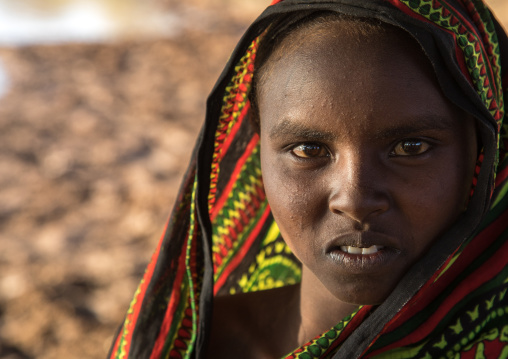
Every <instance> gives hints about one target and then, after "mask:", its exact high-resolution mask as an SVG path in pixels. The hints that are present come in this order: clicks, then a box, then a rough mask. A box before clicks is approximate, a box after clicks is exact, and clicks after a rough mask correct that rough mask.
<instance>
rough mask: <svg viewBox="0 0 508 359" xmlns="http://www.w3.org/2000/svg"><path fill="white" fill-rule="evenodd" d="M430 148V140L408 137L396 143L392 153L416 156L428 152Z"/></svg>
mask: <svg viewBox="0 0 508 359" xmlns="http://www.w3.org/2000/svg"><path fill="white" fill-rule="evenodd" d="M429 149H430V144H429V143H428V142H425V141H422V140H420V139H407V140H403V141H400V142H399V143H397V144H396V145H395V148H394V149H393V150H392V152H391V155H393V156H416V155H420V154H422V153H425V152H427V151H428V150H429Z"/></svg>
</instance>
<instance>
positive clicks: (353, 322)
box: [109, 0, 508, 359]
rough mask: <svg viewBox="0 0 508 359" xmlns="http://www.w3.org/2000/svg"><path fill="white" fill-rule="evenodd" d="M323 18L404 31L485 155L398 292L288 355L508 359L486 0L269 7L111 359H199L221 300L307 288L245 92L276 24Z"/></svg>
mask: <svg viewBox="0 0 508 359" xmlns="http://www.w3.org/2000/svg"><path fill="white" fill-rule="evenodd" d="M316 11H335V12H339V13H343V14H345V15H348V16H357V17H367V18H373V19H378V20H380V21H382V22H385V23H388V24H391V25H394V26H397V27H399V28H401V29H403V30H405V31H407V33H409V34H410V35H411V36H412V37H413V38H414V39H415V40H416V41H417V42H418V43H419V44H420V45H421V47H422V49H423V51H424V52H425V54H426V55H427V57H428V58H429V60H430V62H431V63H432V66H433V68H434V71H435V73H436V76H437V79H438V82H439V85H440V87H441V89H442V91H443V93H444V94H445V96H446V97H447V98H448V99H449V100H450V101H451V102H453V103H454V104H455V105H456V106H458V107H459V108H461V109H463V110H464V111H466V112H467V113H469V114H471V115H472V116H473V117H474V118H475V119H476V123H477V132H478V137H479V143H480V144H481V154H480V156H479V158H478V165H477V168H476V171H475V178H474V181H473V182H474V183H473V184H474V193H473V194H472V196H471V199H470V201H469V204H468V208H467V210H466V212H465V213H464V215H463V216H461V218H460V219H459V220H458V221H457V222H456V223H455V224H454V225H453V226H452V227H451V228H450V229H449V230H448V231H447V232H446V233H445V234H444V235H443V236H442V237H441V238H439V239H437V240H436V241H435V243H434V244H433V245H432V247H431V248H430V250H429V251H428V253H426V254H425V255H424V256H423V258H421V259H420V260H419V261H418V262H417V263H415V264H414V265H413V267H412V268H411V269H410V270H409V271H408V273H407V274H406V275H405V276H404V277H403V278H402V279H401V281H400V282H399V284H398V285H397V287H396V288H395V289H394V291H393V292H392V293H391V294H390V296H389V297H388V298H387V299H386V300H385V301H384V302H383V303H382V304H381V305H379V306H375V307H373V306H362V307H360V308H359V309H358V310H357V311H356V312H354V313H352V314H351V315H349V316H347V317H346V318H342V320H341V318H337V325H336V326H334V327H333V328H331V329H330V330H329V331H327V332H325V333H323V334H322V335H320V336H318V337H316V338H314V339H312V340H310V341H309V342H308V343H306V344H305V345H303V346H302V347H300V348H296V349H295V351H294V352H292V353H289V354H288V355H287V356H286V357H287V358H297V357H298V358H344V357H346V356H347V357H348V358H349V357H350V358H354V357H381V358H383V357H389V358H416V357H418V358H435V357H449V358H452V357H453V358H472V357H487V358H494V357H495V358H497V357H508V265H507V263H508V242H507V238H508V156H507V154H506V153H507V152H506V149H507V147H508V131H507V130H508V127H507V126H508V124H506V123H505V124H503V120H504V118H505V107H504V99H505V98H506V95H507V88H508V72H507V68H508V40H507V37H506V34H505V33H504V31H503V30H502V29H501V27H500V26H499V24H498V23H497V21H496V20H495V18H494V17H493V15H492V14H491V13H490V11H489V9H488V8H487V7H486V6H485V4H483V3H482V2H481V1H480V0H284V1H277V0H274V1H273V4H272V5H271V6H269V7H268V8H267V9H266V11H265V12H263V14H261V16H260V17H259V18H258V19H257V20H256V21H255V22H254V23H253V24H252V25H251V27H250V28H249V29H248V30H247V32H246V34H245V35H244V36H243V38H242V39H241V40H240V42H239V44H238V46H237V48H236V49H235V51H234V52H233V54H232V56H231V57H230V60H229V62H228V64H227V65H226V67H225V69H224V71H223V73H222V75H221V76H220V78H219V80H218V81H217V83H216V85H215V87H214V89H213V91H212V93H211V95H210V97H209V99H208V102H207V113H206V121H205V123H204V126H203V128H202V131H201V133H200V136H199V138H198V141H197V145H196V147H195V150H194V154H193V157H192V160H191V163H190V166H189V169H188V171H187V173H186V175H185V178H184V180H183V183H182V186H181V189H180V194H179V197H178V199H177V201H176V204H175V207H174V210H173V213H172V215H171V217H170V219H169V221H168V223H167V225H166V228H165V231H164V234H163V236H162V237H161V239H160V242H159V245H158V247H157V249H156V251H155V253H154V255H153V257H152V260H151V262H150V264H149V265H148V268H147V269H146V272H145V274H144V277H143V279H142V281H141V283H140V285H139V287H138V289H137V291H136V293H135V296H134V299H133V301H132V303H131V305H130V308H129V310H128V313H127V316H126V319H125V322H124V324H123V326H122V327H121V328H120V330H119V332H118V335H117V337H116V339H115V341H114V343H113V346H112V349H111V352H110V354H109V358H112V359H113V358H115V359H123V358H137V359H139V358H154V359H155V358H203V357H204V353H205V349H206V344H207V339H208V337H209V331H210V327H211V311H212V307H213V297H214V296H215V295H221V294H234V293H237V292H251V291H256V290H263V289H270V288H276V287H280V286H284V285H288V284H293V283H297V282H299V281H300V277H301V266H300V264H299V262H298V260H297V259H296V258H295V257H294V256H293V255H292V254H291V251H290V250H289V249H288V247H287V246H286V245H285V243H284V241H283V240H282V238H281V236H280V233H279V230H278V228H277V225H276V223H275V222H274V220H273V217H272V215H271V213H270V207H269V205H268V203H267V201H266V198H265V194H264V191H263V183H262V179H261V170H260V159H259V136H258V135H257V133H256V132H255V131H253V130H252V126H250V124H249V120H248V119H249V111H250V103H249V92H250V90H251V83H252V76H253V73H254V71H255V68H254V60H255V56H256V51H257V49H258V47H259V46H260V43H261V46H262V43H263V41H270V39H269V38H268V39H264V38H263V37H264V36H265V33H266V30H267V28H269V27H270V28H271V30H270V31H273V29H275V28H276V27H277V26H288V24H289V23H291V22H293V21H298V20H299V19H302V18H304V17H306V16H309V15H311V14H313V13H314V12H316ZM284 19H286V20H284ZM288 19H290V20H289V21H288ZM280 24H285V25H280Z"/></svg>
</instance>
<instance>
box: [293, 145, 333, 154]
mask: <svg viewBox="0 0 508 359" xmlns="http://www.w3.org/2000/svg"><path fill="white" fill-rule="evenodd" d="M291 152H292V153H293V154H294V155H295V156H296V157H300V158H314V157H326V156H328V152H327V150H326V148H325V147H324V146H322V145H318V144H314V143H306V144H301V145H298V146H296V147H294V148H293V149H292V150H291Z"/></svg>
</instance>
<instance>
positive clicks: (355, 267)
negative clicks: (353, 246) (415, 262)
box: [326, 247, 400, 274]
mask: <svg viewBox="0 0 508 359" xmlns="http://www.w3.org/2000/svg"><path fill="white" fill-rule="evenodd" d="M326 255H327V257H328V258H330V259H331V260H332V261H333V262H335V263H337V264H339V265H340V266H341V268H343V269H345V270H346V271H347V272H349V273H351V274H364V273H370V272H376V273H379V272H381V271H383V269H389V267H390V264H391V263H393V261H395V260H396V259H397V257H399V255H400V251H398V250H396V249H394V248H388V247H385V248H383V249H380V250H378V251H377V252H376V253H372V254H352V253H346V252H343V251H341V250H340V249H339V248H333V249H332V250H331V251H329V252H328V253H326Z"/></svg>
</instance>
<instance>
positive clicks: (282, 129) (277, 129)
mask: <svg viewBox="0 0 508 359" xmlns="http://www.w3.org/2000/svg"><path fill="white" fill-rule="evenodd" d="M268 135H269V136H270V138H271V139H275V140H276V139H281V138H285V137H287V136H291V137H296V138H302V139H306V140H315V141H334V140H336V139H337V135H335V134H334V133H332V132H331V131H320V130H316V129H313V128H309V127H307V126H305V125H302V124H299V123H297V122H293V121H289V120H287V119H283V120H281V121H280V122H278V123H277V124H276V125H275V126H273V127H272V128H271V130H270V132H269V134H268Z"/></svg>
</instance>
